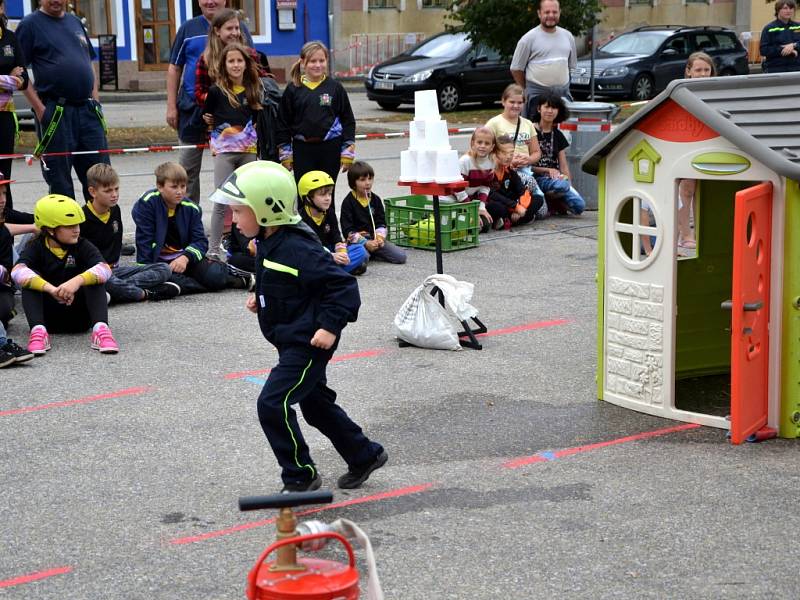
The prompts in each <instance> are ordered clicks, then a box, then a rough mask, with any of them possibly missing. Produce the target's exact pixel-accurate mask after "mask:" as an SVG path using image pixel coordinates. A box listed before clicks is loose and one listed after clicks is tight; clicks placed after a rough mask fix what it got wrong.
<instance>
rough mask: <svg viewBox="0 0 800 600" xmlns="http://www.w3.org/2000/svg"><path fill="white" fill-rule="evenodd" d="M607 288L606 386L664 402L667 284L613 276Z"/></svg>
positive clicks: (647, 400) (641, 399)
mask: <svg viewBox="0 0 800 600" xmlns="http://www.w3.org/2000/svg"><path fill="white" fill-rule="evenodd" d="M606 289H607V291H608V296H607V300H606V306H607V307H608V314H607V317H606V331H607V335H606V353H607V356H606V389H607V390H608V391H609V392H612V393H614V394H618V395H621V396H625V397H627V398H630V399H632V400H637V401H639V402H645V403H647V404H654V405H662V404H663V397H662V396H663V390H664V352H663V339H664V286H661V285H653V284H647V283H637V282H635V281H628V280H625V279H621V278H619V277H610V278H609V280H608V287H607V288H606Z"/></svg>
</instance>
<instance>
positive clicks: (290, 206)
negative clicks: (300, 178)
mask: <svg viewBox="0 0 800 600" xmlns="http://www.w3.org/2000/svg"><path fill="white" fill-rule="evenodd" d="M296 200H297V187H296V186H295V183H294V177H292V174H291V173H290V172H289V171H287V170H286V169H285V168H283V167H282V166H281V165H279V164H278V163H274V162H270V161H267V160H256V161H253V162H251V163H247V164H246V165H242V166H241V167H239V168H238V169H236V170H235V171H234V172H233V173H231V174H230V176H229V177H228V178H227V179H226V180H225V181H224V182H223V183H222V185H221V186H219V188H217V189H216V190H215V191H214V193H213V194H211V201H212V202H218V203H219V204H240V205H244V206H249V207H250V208H251V209H253V212H254V213H255V215H256V219H257V220H258V223H259V225H261V226H262V227H267V226H277V225H294V224H296V223H299V222H300V215H298V214H297V208H296V206H297V202H296Z"/></svg>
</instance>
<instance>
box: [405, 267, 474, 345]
mask: <svg viewBox="0 0 800 600" xmlns="http://www.w3.org/2000/svg"><path fill="white" fill-rule="evenodd" d="M426 282H427V280H426ZM430 287H431V286H430V285H426V284H423V285H421V286H419V287H418V288H417V289H415V290H414V291H413V292H412V293H411V295H410V296H409V297H408V299H407V300H406V301H405V302H404V303H403V306H401V307H400V310H399V311H397V315H395V317H394V333H395V335H396V336H397V337H398V338H400V339H401V340H403V341H405V342H408V343H409V344H412V345H414V346H418V347H420V348H433V349H434V350H461V344H459V342H458V329H457V321H455V319H454V318H453V317H451V316H450V315H449V314H448V312H447V310H446V309H445V308H444V307H443V306H442V305H441V304H439V301H438V299H437V298H434V297H433V296H431V294H430Z"/></svg>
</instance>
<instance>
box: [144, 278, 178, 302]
mask: <svg viewBox="0 0 800 600" xmlns="http://www.w3.org/2000/svg"><path fill="white" fill-rule="evenodd" d="M180 293H181V286H179V285H178V284H177V283H172V282H171V281H165V282H164V283H159V284H158V285H157V286H156V287H154V288H152V289H149V290H145V294H146V296H145V300H147V301H148V302H158V301H160V300H169V299H170V298H174V297H175V296H179V295H180Z"/></svg>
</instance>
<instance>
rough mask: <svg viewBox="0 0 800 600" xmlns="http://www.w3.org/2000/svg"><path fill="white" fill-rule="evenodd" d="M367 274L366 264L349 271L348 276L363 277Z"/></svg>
mask: <svg viewBox="0 0 800 600" xmlns="http://www.w3.org/2000/svg"><path fill="white" fill-rule="evenodd" d="M366 272H367V263H363V264H362V265H361V266H360V267H357V268H355V269H353V270H352V271H350V275H363V274H364V273H366Z"/></svg>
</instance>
